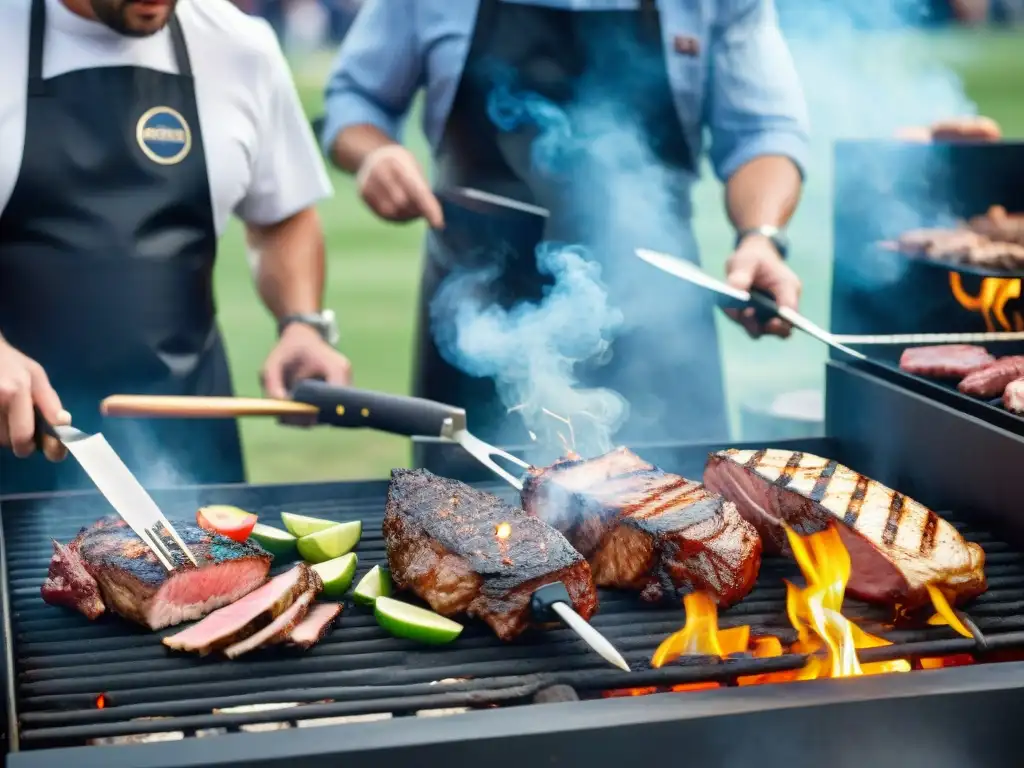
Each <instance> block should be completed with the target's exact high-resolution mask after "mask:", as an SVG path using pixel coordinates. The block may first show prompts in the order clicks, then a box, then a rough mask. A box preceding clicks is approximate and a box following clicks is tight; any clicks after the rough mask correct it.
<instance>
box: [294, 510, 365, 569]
mask: <svg viewBox="0 0 1024 768" xmlns="http://www.w3.org/2000/svg"><path fill="white" fill-rule="evenodd" d="M362 532H363V524H362V523H361V522H360V521H359V520H354V521H352V522H350V523H334V524H333V525H332V526H331V527H330V528H326V529H325V530H322V531H318V532H317V533H311V534H310V535H309V536H303V537H301V538H300V539H299V541H298V547H299V555H300V556H301V557H302V559H303V560H305V561H306V562H308V563H322V562H324V561H325V560H333V559H334V558H336V557H341V556H342V555H347V554H348V553H349V552H351V551H352V549H353V548H354V547H355V545H356V544H358V543H359V536H360V534H362Z"/></svg>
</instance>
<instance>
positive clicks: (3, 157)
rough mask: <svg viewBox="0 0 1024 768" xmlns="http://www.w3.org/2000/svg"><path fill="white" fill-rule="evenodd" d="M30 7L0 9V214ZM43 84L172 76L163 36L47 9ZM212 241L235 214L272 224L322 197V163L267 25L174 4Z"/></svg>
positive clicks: (14, 165)
mask: <svg viewBox="0 0 1024 768" xmlns="http://www.w3.org/2000/svg"><path fill="white" fill-rule="evenodd" d="M31 5H32V3H31V0H0V210H2V209H3V208H4V207H5V206H6V205H7V202H8V201H9V200H10V196H11V192H12V191H13V189H14V184H15V181H16V180H17V177H18V172H19V170H20V168H21V155H22V150H23V147H24V141H25V105H26V103H27V90H28V89H27V83H28V37H29V11H30V8H31ZM46 6H47V16H46V20H47V30H46V44H45V47H44V51H43V77H44V78H50V77H54V76H56V75H60V74H63V73H65V72H70V71H73V70H78V69H86V68H93V67H105V66H126V65H130V66H137V67H147V68H149V69H155V70H159V71H163V72H171V73H174V72H177V66H176V63H175V60H174V51H173V49H172V46H171V38H170V31H169V30H168V29H166V28H165V29H163V30H162V31H160V32H158V33H157V34H155V35H152V36H151V37H145V38H130V37H124V36H122V35H118V34H117V33H115V32H113V31H112V30H110V29H109V28H108V27H106V26H104V25H103V24H100V23H98V22H95V21H89V20H87V19H84V18H82V17H80V16H77V15H75V14H73V13H72V12H71V11H70V10H68V8H67V7H66V6H64V5H63V3H62V2H61V0H46ZM177 13H178V18H179V19H180V21H181V27H182V31H183V32H184V35H185V40H186V43H187V45H188V51H189V57H190V59H191V62H192V72H193V75H194V78H195V84H196V101H197V103H198V109H199V123H200V129H201V130H202V136H203V144H204V149H205V152H206V164H207V174H208V176H209V179H210V187H211V193H212V195H211V196H212V199H213V207H214V217H215V221H216V226H217V233H218V234H220V233H222V232H223V231H224V227H225V225H226V224H227V221H228V217H229V216H230V215H231V214H232V213H234V214H236V215H237V216H238V217H239V218H240V219H242V220H243V221H246V222H249V223H251V224H264V225H266V224H275V223H277V222H280V221H282V220H284V219H286V218H288V217H289V216H291V215H292V214H295V213H298V212H299V211H301V210H303V209H304V208H307V207H309V206H310V205H312V204H314V203H316V202H317V201H319V200H321V199H323V198H326V197H329V196H330V195H331V184H330V181H329V179H328V177H327V171H326V169H325V167H324V162H323V158H322V156H321V154H320V152H319V148H318V146H317V143H316V140H315V138H314V136H313V132H312V129H311V128H310V125H309V122H308V120H307V118H306V116H305V114H304V113H303V111H302V106H301V104H300V102H299V97H298V93H297V92H296V90H295V84H294V82H293V81H292V75H291V71H290V70H289V68H288V64H287V62H286V61H285V58H284V55H283V53H282V52H281V48H280V46H279V45H278V42H277V39H276V37H275V36H274V33H273V31H272V30H271V28H270V26H269V25H268V24H267V23H266V22H265V21H263V20H262V19H258V18H255V17H251V16H247V15H245V14H244V13H242V12H241V11H240V10H238V9H237V8H235V7H234V6H233V5H232V4H231V3H230V2H229V0H179V3H178V11H177Z"/></svg>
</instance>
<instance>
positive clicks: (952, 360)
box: [900, 344, 995, 379]
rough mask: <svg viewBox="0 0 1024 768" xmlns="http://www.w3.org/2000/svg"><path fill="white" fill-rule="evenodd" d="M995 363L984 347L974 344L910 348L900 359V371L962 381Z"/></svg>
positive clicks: (904, 351)
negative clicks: (965, 377)
mask: <svg viewBox="0 0 1024 768" xmlns="http://www.w3.org/2000/svg"><path fill="white" fill-rule="evenodd" d="M994 362H995V358H994V357H993V356H992V355H990V354H989V353H988V352H987V351H986V350H985V349H984V348H983V347H976V346H973V345H971V344H940V345H937V346H931V347H908V348H907V349H905V350H903V354H901V355H900V369H901V370H904V371H906V372H907V373H912V374H915V375H917V376H927V377H929V378H934V379H962V378H963V377H964V376H967V375H968V374H970V373H972V372H974V371H976V370H978V369H979V368H984V367H985V366H986V365H989V364H990V363H994Z"/></svg>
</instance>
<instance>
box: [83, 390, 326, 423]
mask: <svg viewBox="0 0 1024 768" xmlns="http://www.w3.org/2000/svg"><path fill="white" fill-rule="evenodd" d="M100 411H101V412H102V413H103V415H104V416H149V417H168V418H171V417H173V418H178V419H233V418H235V417H237V416H295V415H300V414H315V413H319V409H318V408H317V407H316V406H315V405H308V404H306V403H295V402H292V401H290V400H265V399H263V398H259V397H189V396H173V395H111V396H110V397H108V398H106V399H105V400H104V401H103V402H102V403H100Z"/></svg>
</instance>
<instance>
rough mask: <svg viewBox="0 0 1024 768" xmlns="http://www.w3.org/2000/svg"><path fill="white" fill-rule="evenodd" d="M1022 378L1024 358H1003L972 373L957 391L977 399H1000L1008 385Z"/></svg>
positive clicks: (1018, 356)
mask: <svg viewBox="0 0 1024 768" xmlns="http://www.w3.org/2000/svg"><path fill="white" fill-rule="evenodd" d="M1021 376H1024V356H1022V355H1014V356H1011V357H1001V358H999V359H998V360H996V361H995V362H993V363H989V364H988V365H986V366H984V367H983V368H978V369H977V370H975V371H972V372H971V373H970V374H968V375H967V376H966V377H965V378H964V380H963V381H961V382H960V383H959V384H958V385H957V389H959V390H960V391H961V392H963V393H964V394H965V395H973V396H975V397H990V398H991V397H1000V396H1002V394H1003V390H1005V389H1006V385H1007V384H1009V383H1010V382H1011V381H1014V380H1016V379H1019V378H1020V377H1021Z"/></svg>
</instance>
